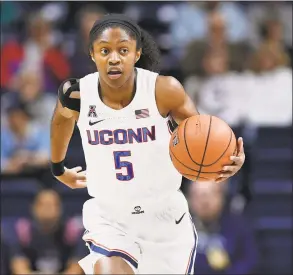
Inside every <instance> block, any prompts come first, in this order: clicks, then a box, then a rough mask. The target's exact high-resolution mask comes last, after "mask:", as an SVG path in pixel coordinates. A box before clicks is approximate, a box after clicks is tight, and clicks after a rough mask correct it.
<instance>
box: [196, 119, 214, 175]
mask: <svg viewBox="0 0 293 275" xmlns="http://www.w3.org/2000/svg"><path fill="white" fill-rule="evenodd" d="M211 126H212V116H210V124H209V130H208V135H207V139H206V144H205V148H204V151H203V154H202V160H201V164H200V167H199V172H198V175H197V177H196V180H195V181H197V180H198V178H199V175H200V173H201V169H202V164H203V161H204V157H205V154H206V152H207V148H208V143H209V137H210V133H211Z"/></svg>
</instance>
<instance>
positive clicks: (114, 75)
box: [108, 71, 122, 79]
mask: <svg viewBox="0 0 293 275" xmlns="http://www.w3.org/2000/svg"><path fill="white" fill-rule="evenodd" d="M121 75H122V72H121V71H110V72H108V77H109V78H110V79H118V78H119V77H120V76H121Z"/></svg>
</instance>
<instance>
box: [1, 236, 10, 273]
mask: <svg viewBox="0 0 293 275" xmlns="http://www.w3.org/2000/svg"><path fill="white" fill-rule="evenodd" d="M0 254H1V264H0V274H5V275H10V274H12V273H11V270H10V261H11V249H10V247H9V245H8V244H7V242H6V240H5V239H4V238H3V237H2V232H1V253H0Z"/></svg>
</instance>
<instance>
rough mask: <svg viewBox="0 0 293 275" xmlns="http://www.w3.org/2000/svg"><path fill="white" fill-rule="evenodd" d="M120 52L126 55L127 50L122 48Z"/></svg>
mask: <svg viewBox="0 0 293 275" xmlns="http://www.w3.org/2000/svg"><path fill="white" fill-rule="evenodd" d="M120 52H121V53H122V54H126V53H128V49H126V48H123V49H121V50H120Z"/></svg>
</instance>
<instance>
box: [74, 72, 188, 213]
mask: <svg viewBox="0 0 293 275" xmlns="http://www.w3.org/2000/svg"><path fill="white" fill-rule="evenodd" d="M157 76H158V75H157V74H156V73H153V72H150V71H147V70H143V69H139V68H137V83H136V93H135V96H134V98H133V100H132V101H131V103H130V104H129V105H128V106H126V107H125V108H123V109H121V110H114V109H112V108H110V107H108V106H106V105H105V104H104V103H103V102H102V101H101V99H100V97H99V93H98V81H99V74H98V73H93V74H89V75H87V76H85V77H84V78H82V79H81V80H80V98H81V108H80V115H79V120H78V127H79V130H80V135H81V139H82V144H83V150H84V154H85V160H86V165H87V169H86V174H87V181H88V183H87V188H88V192H89V195H90V196H92V197H95V198H97V201H98V202H99V204H101V205H104V206H106V207H108V206H112V207H113V206H114V207H116V208H118V209H119V208H122V207H125V206H127V207H128V206H131V207H132V209H133V206H135V205H141V204H140V203H141V201H142V200H149V199H155V200H156V199H157V198H158V199H159V198H160V197H161V196H166V195H167V194H170V193H174V192H177V190H178V189H179V188H180V185H181V178H182V177H181V175H180V174H179V173H178V172H177V170H176V169H175V168H174V166H173V164H172V162H171V159H170V156H169V140H170V132H169V129H168V124H167V121H168V120H167V119H166V118H163V117H162V116H161V115H160V113H159V111H158V108H157V105H156V100H155V83H156V78H157Z"/></svg>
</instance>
